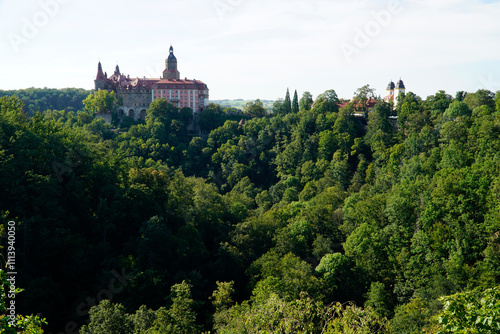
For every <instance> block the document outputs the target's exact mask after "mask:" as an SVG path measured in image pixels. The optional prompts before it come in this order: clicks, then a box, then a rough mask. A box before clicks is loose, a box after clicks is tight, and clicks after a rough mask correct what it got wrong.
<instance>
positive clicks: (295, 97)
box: [292, 90, 299, 114]
mask: <svg viewBox="0 0 500 334" xmlns="http://www.w3.org/2000/svg"><path fill="white" fill-rule="evenodd" d="M292 112H293V113H294V114H296V113H298V112H299V97H298V95H297V90H295V93H294V94H293V101H292Z"/></svg>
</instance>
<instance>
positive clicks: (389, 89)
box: [385, 80, 396, 97]
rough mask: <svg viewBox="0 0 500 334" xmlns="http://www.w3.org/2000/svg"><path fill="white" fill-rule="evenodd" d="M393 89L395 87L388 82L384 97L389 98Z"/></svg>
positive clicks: (392, 83)
mask: <svg viewBox="0 0 500 334" xmlns="http://www.w3.org/2000/svg"><path fill="white" fill-rule="evenodd" d="M395 87H396V85H395V84H394V82H393V81H392V80H391V82H389V84H388V85H387V88H386V90H385V96H386V97H390V96H392V95H394V88H395Z"/></svg>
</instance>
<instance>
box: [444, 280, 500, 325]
mask: <svg viewBox="0 0 500 334" xmlns="http://www.w3.org/2000/svg"><path fill="white" fill-rule="evenodd" d="M441 301H442V302H443V304H444V307H443V309H442V310H441V311H440V312H439V314H438V317H437V318H438V321H439V330H438V331H437V333H438V334H445V333H446V334H447V333H458V334H461V333H463V334H465V333H497V332H499V331H500V289H499V288H498V287H495V288H490V289H486V290H478V289H476V290H472V291H466V292H461V293H457V294H454V295H451V296H445V297H442V298H441Z"/></svg>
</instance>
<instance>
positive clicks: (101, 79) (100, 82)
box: [94, 62, 106, 90]
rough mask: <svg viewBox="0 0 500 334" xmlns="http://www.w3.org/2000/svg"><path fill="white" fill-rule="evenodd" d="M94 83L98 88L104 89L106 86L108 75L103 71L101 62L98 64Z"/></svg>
mask: <svg viewBox="0 0 500 334" xmlns="http://www.w3.org/2000/svg"><path fill="white" fill-rule="evenodd" d="M94 84H95V89H96V90H99V89H104V88H105V87H106V76H105V75H104V73H103V72H102V65H101V62H99V64H98V65H97V75H96V77H95V80H94Z"/></svg>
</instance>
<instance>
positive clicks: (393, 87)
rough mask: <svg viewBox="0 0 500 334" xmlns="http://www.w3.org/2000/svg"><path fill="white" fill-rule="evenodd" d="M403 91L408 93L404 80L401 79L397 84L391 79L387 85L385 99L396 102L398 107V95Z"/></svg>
mask: <svg viewBox="0 0 500 334" xmlns="http://www.w3.org/2000/svg"><path fill="white" fill-rule="evenodd" d="M401 93H403V94H404V93H406V87H405V84H404V82H403V80H401V79H399V81H398V83H397V84H395V83H394V82H393V81H392V80H391V82H389V85H387V89H386V90H385V94H386V96H385V97H384V100H385V101H386V102H391V101H392V102H393V104H394V108H396V106H397V104H398V96H399V94H401Z"/></svg>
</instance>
